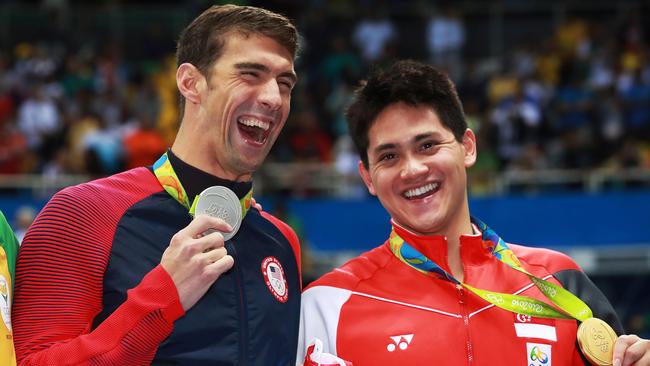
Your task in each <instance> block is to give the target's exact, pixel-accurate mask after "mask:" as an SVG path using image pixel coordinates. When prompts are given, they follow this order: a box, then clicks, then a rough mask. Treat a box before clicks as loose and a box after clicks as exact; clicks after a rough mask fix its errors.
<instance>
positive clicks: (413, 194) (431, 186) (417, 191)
mask: <svg viewBox="0 0 650 366" xmlns="http://www.w3.org/2000/svg"><path fill="white" fill-rule="evenodd" d="M439 186H440V183H429V184H427V185H426V186H422V187H418V188H413V189H409V190H408V191H406V192H404V196H406V198H411V197H417V196H421V195H423V194H425V193H427V192H431V191H433V190H434V189H438V187H439Z"/></svg>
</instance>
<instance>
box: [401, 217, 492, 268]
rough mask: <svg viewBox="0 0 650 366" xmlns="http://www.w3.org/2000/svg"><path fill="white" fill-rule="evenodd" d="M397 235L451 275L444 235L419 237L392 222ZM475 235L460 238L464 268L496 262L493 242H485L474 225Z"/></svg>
mask: <svg viewBox="0 0 650 366" xmlns="http://www.w3.org/2000/svg"><path fill="white" fill-rule="evenodd" d="M391 224H392V226H393V229H394V230H395V233H397V235H399V236H400V237H401V238H402V239H404V241H406V242H407V243H409V244H410V245H411V246H412V247H413V248H415V249H416V250H417V251H419V252H420V253H422V254H423V255H424V256H426V257H427V258H429V259H430V260H431V261H433V262H434V263H436V264H437V265H438V266H440V267H441V268H442V269H444V270H445V271H446V272H447V273H451V270H450V269H449V265H448V263H447V258H448V252H447V238H446V237H445V236H443V235H419V234H415V233H413V232H411V231H409V230H408V229H406V228H404V227H402V226H400V225H399V224H397V223H396V222H395V221H393V220H391ZM472 227H473V229H474V232H475V234H471V235H461V237H460V257H461V260H462V262H463V266H464V267H467V266H480V265H482V264H484V263H486V262H487V261H490V260H494V256H493V255H492V253H491V250H492V246H493V244H492V242H490V241H483V240H482V238H481V232H480V231H479V229H478V227H476V225H474V224H472Z"/></svg>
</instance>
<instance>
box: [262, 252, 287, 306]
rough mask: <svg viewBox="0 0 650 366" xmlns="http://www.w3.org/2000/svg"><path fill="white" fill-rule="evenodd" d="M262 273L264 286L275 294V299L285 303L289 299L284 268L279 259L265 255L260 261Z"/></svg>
mask: <svg viewBox="0 0 650 366" xmlns="http://www.w3.org/2000/svg"><path fill="white" fill-rule="evenodd" d="M262 274H263V275H264V282H266V287H268V288H269V291H271V293H272V294H273V296H275V298H276V300H278V301H279V302H282V303H285V302H287V300H288V299H289V288H288V285H287V279H286V277H284V270H283V269H282V265H281V264H280V261H278V260H277V258H275V257H266V258H264V260H263V261H262Z"/></svg>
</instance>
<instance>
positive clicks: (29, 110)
mask: <svg viewBox="0 0 650 366" xmlns="http://www.w3.org/2000/svg"><path fill="white" fill-rule="evenodd" d="M62 127H63V125H62V119H61V115H60V112H59V109H58V107H57V105H56V103H55V101H54V100H53V99H51V98H49V97H47V96H45V95H44V94H43V86H42V85H41V84H37V85H35V86H34V87H33V88H32V91H31V94H30V96H29V97H28V98H27V100H25V101H24V102H23V103H22V104H21V105H20V107H19V109H18V129H19V130H20V131H21V132H22V133H23V134H24V135H25V137H26V138H27V145H28V146H29V148H30V149H31V150H32V151H34V152H37V153H38V154H40V156H41V157H45V158H49V157H50V156H51V154H49V153H51V151H47V150H48V147H49V146H48V143H49V142H50V141H49V140H51V139H53V138H55V137H56V135H57V134H58V133H59V132H60V130H61V128H62Z"/></svg>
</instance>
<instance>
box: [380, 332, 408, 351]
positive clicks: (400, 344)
mask: <svg viewBox="0 0 650 366" xmlns="http://www.w3.org/2000/svg"><path fill="white" fill-rule="evenodd" d="M390 339H391V340H392V341H393V342H392V343H390V344H389V345H388V346H386V349H387V350H388V352H394V351H395V350H396V349H398V348H399V349H400V350H402V351H404V350H406V349H407V348H408V347H409V344H411V341H412V340H413V334H403V335H398V336H391V337H390Z"/></svg>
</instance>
